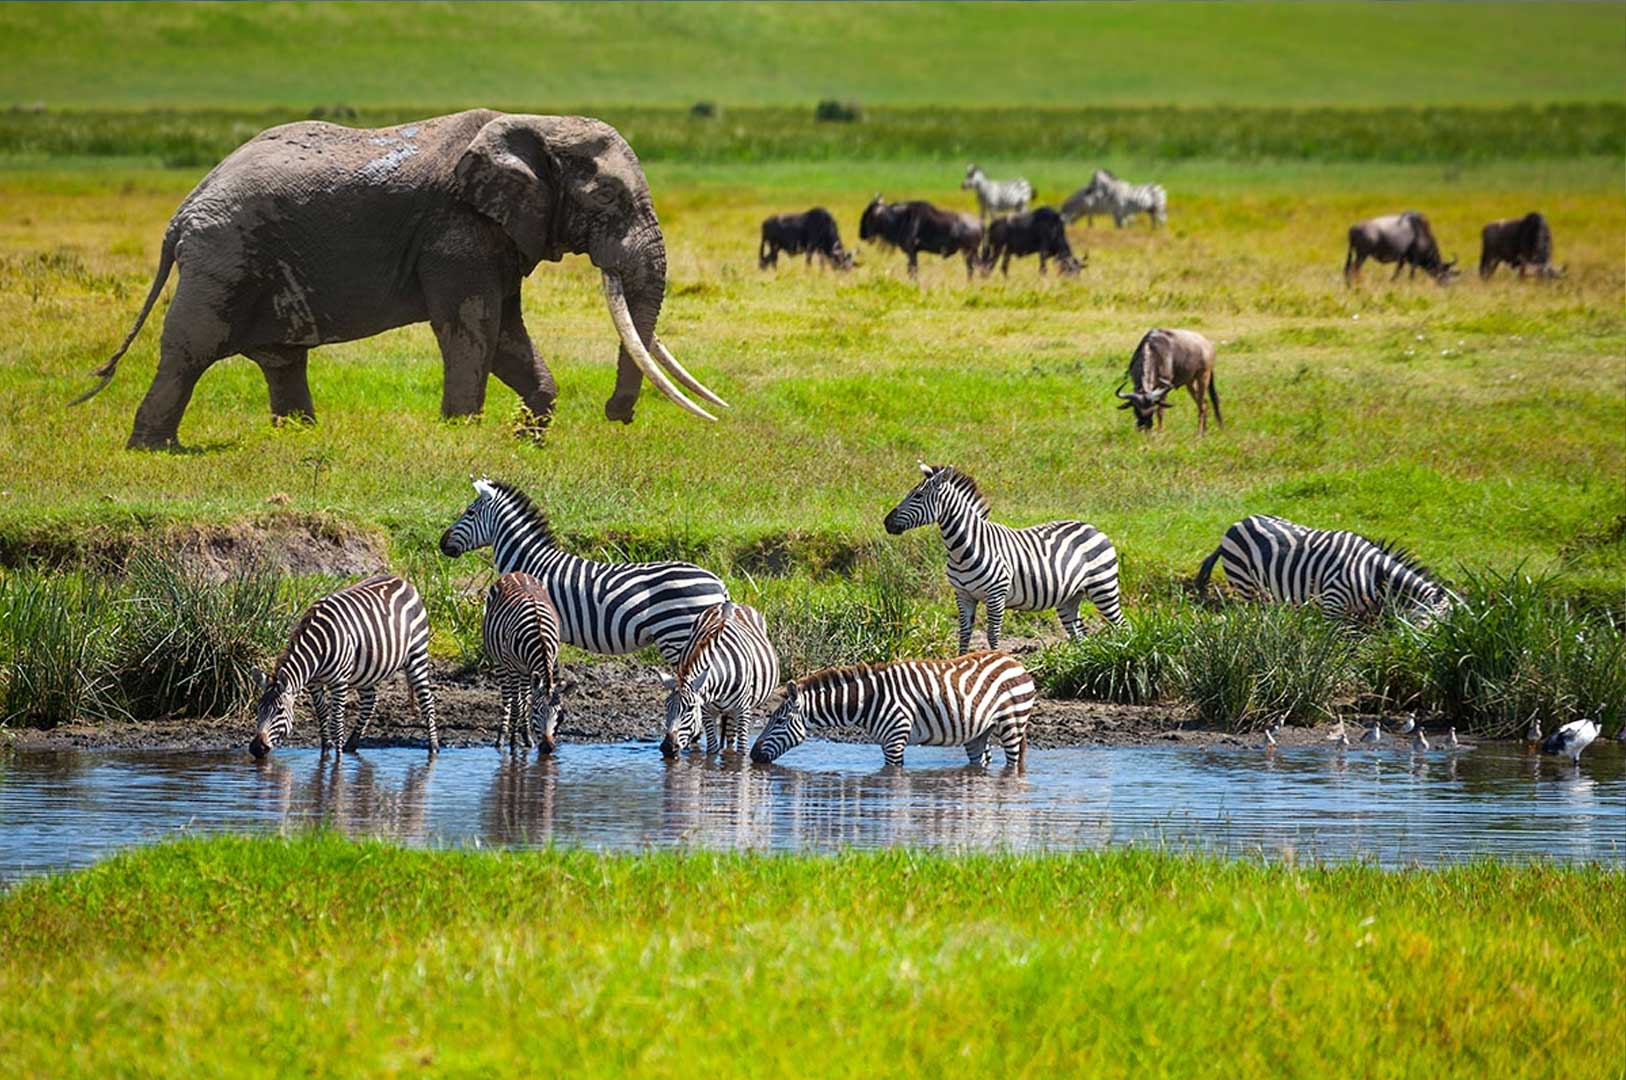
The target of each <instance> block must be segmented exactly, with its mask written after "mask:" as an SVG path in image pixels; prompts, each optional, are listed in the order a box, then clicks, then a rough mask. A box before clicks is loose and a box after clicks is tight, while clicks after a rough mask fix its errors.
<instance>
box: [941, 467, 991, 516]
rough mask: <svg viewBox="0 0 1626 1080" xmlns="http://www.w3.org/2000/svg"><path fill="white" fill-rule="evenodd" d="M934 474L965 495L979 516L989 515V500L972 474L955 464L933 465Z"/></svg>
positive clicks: (945, 483) (946, 484)
mask: <svg viewBox="0 0 1626 1080" xmlns="http://www.w3.org/2000/svg"><path fill="white" fill-rule="evenodd" d="M932 475H933V476H939V475H941V476H942V477H943V483H944V485H945V486H947V487H949V488H952V489H953V490H955V491H958V492H959V493H960V494H961V495H964V496H965V497H966V499H967V500H969V501H970V503H971V506H972V508H973V509H975V510H976V511H977V515H978V516H979V517H981V518H984V519H986V518H987V517H988V500H987V499H986V498H984V497H983V494H982V490H981V489H980V488H978V487H977V482H976V481H975V480H973V479H972V478H971V476H970V474H968V473H963V472H961V471H960V470H959V469H956V468H955V467H954V466H953V465H933V466H932Z"/></svg>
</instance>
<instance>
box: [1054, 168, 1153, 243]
mask: <svg viewBox="0 0 1626 1080" xmlns="http://www.w3.org/2000/svg"><path fill="white" fill-rule="evenodd" d="M1098 213H1106V214H1111V215H1112V221H1113V224H1115V225H1117V226H1118V228H1120V229H1121V228H1123V226H1124V222H1126V221H1128V220H1129V219H1130V218H1132V217H1134V216H1135V215H1136V214H1145V215H1147V217H1148V219H1149V220H1150V221H1151V222H1152V224H1153V225H1154V226H1157V225H1166V224H1168V221H1169V197H1168V195H1167V193H1165V192H1164V190H1163V185H1162V184H1131V183H1130V182H1129V181H1127V180H1120V179H1118V178H1117V177H1116V176H1113V175H1112V174H1111V173H1110V172H1108V171H1107V170H1105V169H1097V170H1095V175H1094V176H1093V177H1091V178H1090V182H1089V184H1088V185H1087V186H1085V187H1082V188H1080V189H1079V190H1077V191H1075V192H1073V194H1072V195H1071V196H1070V197H1069V198H1068V199H1067V201H1066V202H1065V203H1063V204H1062V206H1061V216H1062V218H1063V219H1064V220H1066V221H1067V222H1068V223H1071V222H1072V221H1074V220H1075V219H1077V218H1078V217H1079V216H1080V215H1083V216H1084V217H1085V218H1086V220H1087V223H1088V224H1094V223H1095V215H1096V214H1098Z"/></svg>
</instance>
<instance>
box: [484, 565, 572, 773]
mask: <svg viewBox="0 0 1626 1080" xmlns="http://www.w3.org/2000/svg"><path fill="white" fill-rule="evenodd" d="M480 637H481V640H482V642H483V643H484V644H485V650H486V656H487V657H488V658H489V659H490V660H491V663H492V666H493V667H495V668H496V670H497V675H498V678H499V679H500V680H501V683H502V727H500V728H499V729H498V730H497V749H498V750H501V749H502V744H503V743H504V742H505V741H506V742H507V743H508V749H509V752H510V753H512V752H513V751H515V750H517V749H519V744H520V739H521V737H522V736H523V738H524V743H525V748H526V749H527V750H529V749H530V748H531V745H532V733H533V731H540V732H541V738H542V753H544V754H551V753H553V752H554V750H556V749H558V746H559V744H558V741H557V739H556V738H555V732H556V731H557V730H558V726H559V717H560V713H561V707H560V700H559V699H560V694H559V676H558V663H559V613H558V612H557V611H555V610H554V609H553V601H552V600H550V599H549V598H548V590H547V587H546V586H544V585H543V584H542V583H541V582H540V581H538V580H537V579H536V578H534V577H532V576H531V575H530V574H526V573H523V572H520V571H515V572H514V573H512V574H504V575H503V576H502V577H500V578H498V579H497V580H496V581H495V582H494V583H493V584H492V586H491V590H490V591H489V592H487V593H486V615H485V622H484V624H483V625H482V627H481V633H480ZM510 725H512V726H510Z"/></svg>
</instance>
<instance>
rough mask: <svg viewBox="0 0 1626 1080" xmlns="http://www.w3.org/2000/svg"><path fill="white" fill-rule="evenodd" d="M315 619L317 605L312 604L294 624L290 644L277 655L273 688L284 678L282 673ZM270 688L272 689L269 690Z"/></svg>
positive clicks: (273, 673) (272, 681)
mask: <svg viewBox="0 0 1626 1080" xmlns="http://www.w3.org/2000/svg"><path fill="white" fill-rule="evenodd" d="M315 618H316V605H315V604H312V605H311V606H310V607H308V608H306V609H305V613H304V614H303V615H301V616H300V617H299V621H298V622H296V623H294V628H293V630H292V631H291V632H290V633H289V634H288V644H286V645H284V646H283V647H282V652H280V653H278V654H277V662H276V665H275V666H274V667H272V668H271V686H272V687H275V686H276V685H277V680H279V679H280V678H282V672H283V669H284V668H285V667H286V665H287V663H288V657H290V656H292V655H293V652H294V645H296V644H297V643H298V642H299V639H300V637H302V636H303V635H304V633H305V629H306V627H308V626H310V624H311V622H312V621H313V620H315ZM269 688H270V687H268V688H267V689H269Z"/></svg>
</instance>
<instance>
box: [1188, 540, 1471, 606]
mask: <svg viewBox="0 0 1626 1080" xmlns="http://www.w3.org/2000/svg"><path fill="white" fill-rule="evenodd" d="M1221 560H1223V565H1224V567H1225V578H1226V580H1227V581H1229V582H1230V583H1231V586H1232V588H1234V589H1236V591H1237V592H1238V593H1239V594H1241V596H1242V598H1243V599H1246V600H1263V599H1267V598H1268V599H1272V600H1280V601H1283V602H1286V603H1289V604H1309V603H1318V604H1320V605H1321V610H1322V611H1323V612H1325V613H1326V614H1327V615H1328V616H1329V617H1333V618H1345V619H1360V618H1364V617H1366V616H1370V615H1375V614H1377V613H1378V612H1380V611H1382V610H1383V609H1385V608H1386V607H1388V606H1389V605H1391V604H1398V605H1400V606H1403V607H1404V608H1406V609H1409V611H1410V612H1411V613H1413V614H1415V615H1421V616H1423V617H1424V618H1425V619H1427V618H1431V617H1432V616H1433V615H1434V614H1435V613H1436V612H1438V611H1439V609H1440V608H1442V607H1444V606H1445V605H1446V604H1447V603H1449V602H1450V599H1451V596H1450V594H1449V593H1448V592H1447V591H1446V590H1445V589H1444V588H1442V587H1441V586H1439V585H1437V584H1435V583H1434V582H1433V581H1430V580H1429V579H1428V577H1427V576H1426V574H1425V572H1424V571H1422V569H1421V568H1420V567H1418V566H1416V565H1415V564H1414V563H1413V562H1411V561H1410V559H1409V558H1408V557H1407V556H1406V555H1405V554H1404V553H1403V552H1398V551H1395V550H1394V549H1392V548H1388V547H1380V546H1379V545H1377V544H1374V543H1373V542H1372V541H1370V540H1368V539H1366V537H1364V536H1360V535H1359V534H1357V533H1352V532H1334V531H1329V530H1324V529H1310V528H1306V527H1305V526H1303V525H1296V524H1294V523H1293V522H1291V521H1286V520H1284V519H1282V518H1279V517H1269V516H1267V515H1264V514H1255V515H1254V516H1252V517H1248V518H1243V519H1242V520H1241V521H1239V522H1237V523H1236V524H1235V525H1232V526H1231V527H1230V528H1229V529H1226V530H1225V537H1224V539H1223V540H1221V541H1220V546H1219V547H1218V548H1216V549H1215V550H1214V553H1213V554H1212V555H1210V556H1208V558H1207V559H1205V560H1203V565H1202V569H1200V570H1199V571H1198V572H1197V591H1198V592H1199V593H1201V592H1203V591H1205V590H1206V589H1207V587H1208V579H1209V576H1210V575H1211V574H1212V573H1213V571H1214V564H1215V562H1217V561H1221Z"/></svg>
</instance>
